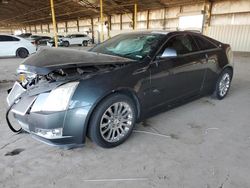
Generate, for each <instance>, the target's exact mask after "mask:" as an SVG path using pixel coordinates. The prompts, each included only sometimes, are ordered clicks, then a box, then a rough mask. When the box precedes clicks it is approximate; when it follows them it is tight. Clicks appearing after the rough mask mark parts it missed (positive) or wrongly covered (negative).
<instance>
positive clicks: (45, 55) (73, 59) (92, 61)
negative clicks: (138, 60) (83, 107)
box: [18, 48, 135, 75]
mask: <svg viewBox="0 0 250 188" xmlns="http://www.w3.org/2000/svg"><path fill="white" fill-rule="evenodd" d="M134 61H135V60H132V59H128V58H123V57H119V56H112V55H106V54H100V53H95V52H89V51H80V50H71V49H58V48H42V49H40V50H38V51H37V53H35V54H33V55H31V56H30V57H28V58H27V59H25V60H24V61H23V62H22V64H21V65H20V66H19V68H18V72H22V71H25V72H33V73H36V74H41V75H44V74H48V73H49V72H51V71H53V70H56V69H60V68H71V67H84V66H91V65H107V64H125V63H131V62H134Z"/></svg>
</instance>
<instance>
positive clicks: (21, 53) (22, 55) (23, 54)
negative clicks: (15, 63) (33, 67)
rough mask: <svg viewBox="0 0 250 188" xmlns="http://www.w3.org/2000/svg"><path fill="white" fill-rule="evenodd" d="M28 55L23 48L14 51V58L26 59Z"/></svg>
mask: <svg viewBox="0 0 250 188" xmlns="http://www.w3.org/2000/svg"><path fill="white" fill-rule="evenodd" d="M28 55H29V51H28V50H27V49H25V48H19V49H18V50H17V51H16V56H17V57H20V58H26V57H28Z"/></svg>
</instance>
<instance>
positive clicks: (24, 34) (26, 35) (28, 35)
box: [17, 33, 32, 38]
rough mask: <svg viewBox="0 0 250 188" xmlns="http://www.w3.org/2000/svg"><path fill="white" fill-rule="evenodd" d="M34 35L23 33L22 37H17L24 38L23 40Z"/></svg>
mask: <svg viewBox="0 0 250 188" xmlns="http://www.w3.org/2000/svg"><path fill="white" fill-rule="evenodd" d="M31 35H32V34H31V33H22V34H20V35H17V36H18V37H22V38H29V37H30V36H31Z"/></svg>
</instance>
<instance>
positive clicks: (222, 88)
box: [213, 68, 233, 100]
mask: <svg viewBox="0 0 250 188" xmlns="http://www.w3.org/2000/svg"><path fill="white" fill-rule="evenodd" d="M232 76H233V72H232V70H231V69H228V68H227V69H225V70H223V71H222V73H221V75H220V76H219V78H218V80H217V83H216V88H215V91H214V94H213V96H214V97H215V98H217V99H219V100H221V99H223V98H225V97H226V95H227V94H228V91H229V89H230V86H231V81H232Z"/></svg>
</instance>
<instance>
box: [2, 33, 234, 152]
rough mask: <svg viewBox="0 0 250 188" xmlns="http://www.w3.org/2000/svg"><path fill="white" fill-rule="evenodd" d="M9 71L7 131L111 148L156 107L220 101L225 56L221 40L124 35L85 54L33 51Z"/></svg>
mask: <svg viewBox="0 0 250 188" xmlns="http://www.w3.org/2000/svg"><path fill="white" fill-rule="evenodd" d="M17 72H18V74H19V77H20V80H19V81H16V82H15V84H14V86H13V88H12V89H11V90H10V91H9V95H8V97H7V103H8V105H9V109H8V111H7V114H6V119H7V122H8V125H9V127H10V128H11V129H12V130H13V131H15V132H20V131H21V130H23V131H26V132H28V133H30V134H31V135H33V137H34V138H37V139H38V140H40V141H42V142H45V143H47V144H51V145H56V146H61V147H75V146H79V145H83V144H84V143H85V139H86V137H89V138H90V139H91V140H92V141H93V142H95V143H96V144H98V145H99V146H101V147H105V148H111V147H115V146H118V145H120V144H121V143H123V142H124V141H125V140H127V138H128V137H129V136H130V135H131V133H132V131H133V128H134V126H135V124H136V122H140V121H142V120H144V119H146V118H148V117H151V116H152V115H154V114H156V113H158V112H162V111H163V110H167V109H169V108H173V107H174V106H177V105H179V104H182V103H184V102H186V101H190V100H193V99H195V98H199V97H201V96H204V95H208V94H213V96H215V97H216V98H217V99H223V98H224V97H225V96H226V95H227V93H228V91H229V88H230V84H231V80H232V77H233V56H232V51H231V48H230V46H229V45H228V44H223V43H221V42H218V41H216V40H214V39H211V38H208V37H206V36H203V35H201V34H197V33H193V32H180V31H178V32H166V31H164V32H159V31H157V32H152V31H147V32H132V33H127V34H120V35H117V36H115V37H113V38H111V39H109V40H107V41H105V42H104V43H101V44H99V45H97V46H95V47H94V48H92V49H90V50H89V51H78V50H69V49H55V48H53V49H47V48H44V49H40V50H39V51H38V52H37V53H36V54H34V55H32V56H30V57H29V58H27V59H25V60H24V61H23V63H22V64H21V65H20V66H19V68H18V70H17ZM10 113H12V114H13V115H14V117H15V119H16V120H17V122H18V123H19V124H20V125H21V128H20V129H19V130H16V129H15V128H14V127H13V126H12V124H11V121H10V119H9V114H10ZM166 123H167V122H166Z"/></svg>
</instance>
